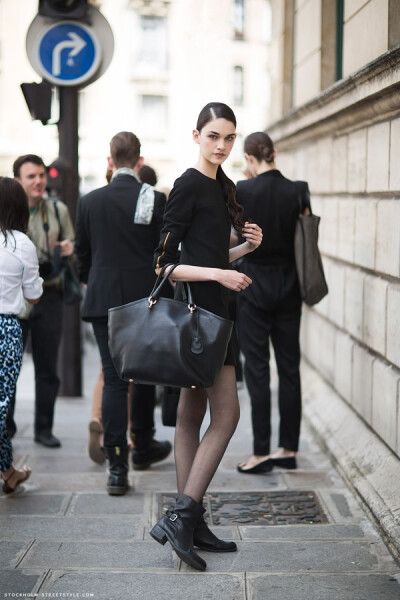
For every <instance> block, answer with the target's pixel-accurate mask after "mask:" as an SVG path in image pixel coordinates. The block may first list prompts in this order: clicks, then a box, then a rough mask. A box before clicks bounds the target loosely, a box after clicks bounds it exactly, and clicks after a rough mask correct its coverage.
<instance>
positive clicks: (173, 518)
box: [169, 513, 178, 521]
mask: <svg viewBox="0 0 400 600" xmlns="http://www.w3.org/2000/svg"><path fill="white" fill-rule="evenodd" d="M177 518H178V515H177V514H176V513H172V514H170V515H169V520H170V521H176V520H177Z"/></svg>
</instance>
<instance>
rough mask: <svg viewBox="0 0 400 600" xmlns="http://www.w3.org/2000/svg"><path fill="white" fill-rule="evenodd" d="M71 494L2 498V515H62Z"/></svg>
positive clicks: (0, 507)
mask: <svg viewBox="0 0 400 600" xmlns="http://www.w3.org/2000/svg"><path fill="white" fill-rule="evenodd" d="M70 497H71V494H38V493H34V494H30V493H26V494H19V495H15V496H10V497H2V498H0V515H62V514H64V512H65V510H66V508H67V505H68V502H69V499H70Z"/></svg>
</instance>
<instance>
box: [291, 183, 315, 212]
mask: <svg viewBox="0 0 400 600" xmlns="http://www.w3.org/2000/svg"><path fill="white" fill-rule="evenodd" d="M293 183H294V184H295V186H296V190H297V201H298V203H299V216H300V215H301V216H303V210H304V209H305V208H308V210H309V211H310V215H312V210H311V202H309V203H308V206H307V207H305V206H303V185H302V184H303V183H305V182H304V181H294V182H293ZM308 193H309V192H308Z"/></svg>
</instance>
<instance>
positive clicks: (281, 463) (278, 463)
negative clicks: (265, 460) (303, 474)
mask: <svg viewBox="0 0 400 600" xmlns="http://www.w3.org/2000/svg"><path fill="white" fill-rule="evenodd" d="M269 460H270V461H271V462H272V464H273V466H274V467H281V468H282V469H297V461H296V457H295V456H282V457H281V458H270V459H269Z"/></svg>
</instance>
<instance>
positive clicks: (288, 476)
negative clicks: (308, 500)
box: [284, 470, 333, 489]
mask: <svg viewBox="0 0 400 600" xmlns="http://www.w3.org/2000/svg"><path fill="white" fill-rule="evenodd" d="M284 479H285V480H286V482H287V486H288V488H291V489H293V488H296V489H299V488H303V489H315V488H319V487H322V488H327V487H332V485H333V481H332V479H331V478H330V476H329V474H328V473H324V472H321V471H312V472H309V471H303V472H302V471H300V470H297V471H292V472H287V471H285V473H284Z"/></svg>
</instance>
